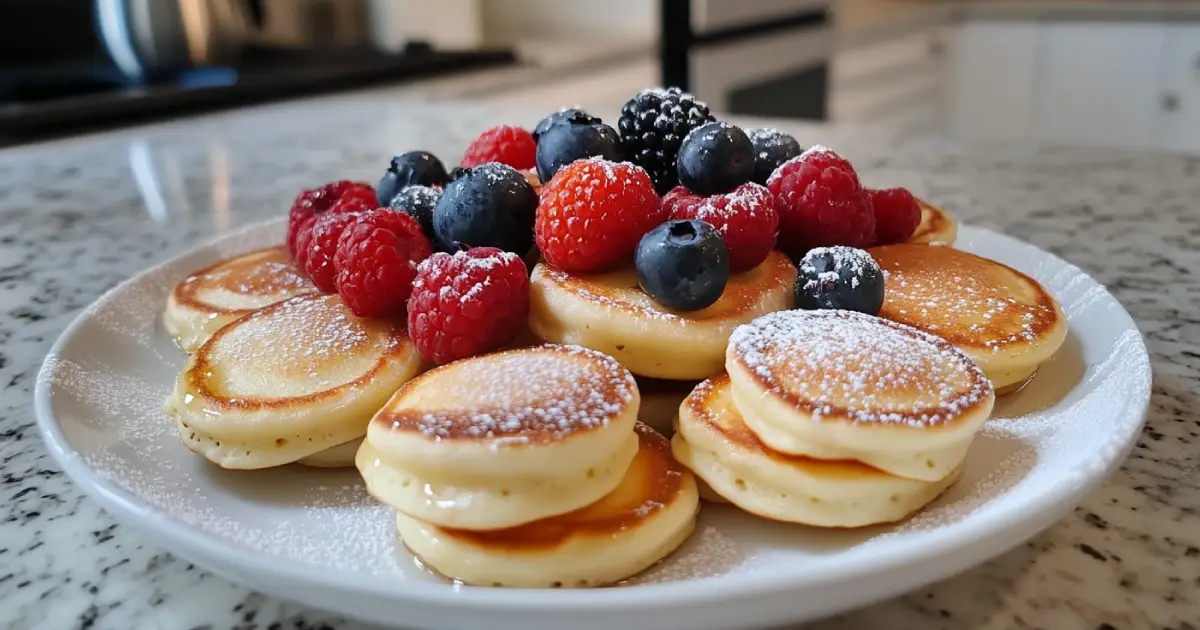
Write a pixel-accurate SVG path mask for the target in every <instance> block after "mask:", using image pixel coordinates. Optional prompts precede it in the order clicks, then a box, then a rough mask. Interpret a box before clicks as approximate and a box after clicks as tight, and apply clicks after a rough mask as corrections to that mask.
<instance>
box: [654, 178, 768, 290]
mask: <svg viewBox="0 0 1200 630" xmlns="http://www.w3.org/2000/svg"><path fill="white" fill-rule="evenodd" d="M672 192H674V191H672ZM667 195H668V196H670V195H671V193H667ZM663 206H664V207H667V201H666V199H664V200H663ZM670 218H672V219H696V220H699V221H704V222H705V223H708V224H709V225H711V226H713V228H715V229H716V230H717V233H718V234H720V235H721V238H723V239H724V240H725V245H726V246H727V247H728V248H729V269H730V271H732V272H733V273H738V272H742V271H749V270H751V269H753V268H755V267H757V266H759V265H760V264H762V262H763V261H764V260H766V259H767V255H768V254H770V253H771V250H772V249H774V248H775V233H776V232H777V231H778V229H779V215H778V214H776V213H775V205H774V200H773V199H772V198H771V191H770V190H767V188H766V187H765V186H760V185H758V184H754V183H749V184H742V185H741V186H738V187H737V189H735V190H734V191H733V192H730V193H728V194H724V195H713V196H711V197H691V198H687V197H677V198H676V200H675V202H674V203H673V204H672V212H671V217H670Z"/></svg>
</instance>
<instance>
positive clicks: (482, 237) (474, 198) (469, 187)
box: [433, 162, 538, 255]
mask: <svg viewBox="0 0 1200 630" xmlns="http://www.w3.org/2000/svg"><path fill="white" fill-rule="evenodd" d="M537 208H538V195H537V193H536V192H534V190H533V186H530V185H529V180H528V179H527V178H526V177H525V175H523V174H522V173H520V172H518V171H516V170H514V169H513V168H512V167H511V166H507V165H504V164H500V163H499V162H488V163H487V164H480V165H479V166H475V167H472V168H470V169H468V170H467V172H466V173H464V174H463V175H461V176H460V177H459V178H458V179H455V180H454V181H452V182H450V183H449V184H448V185H447V186H446V189H445V191H444V192H442V197H441V199H438V202H437V206H436V207H435V208H434V210H433V233H434V235H435V236H436V238H437V240H438V241H439V242H440V243H442V244H444V245H446V246H447V247H449V248H450V249H452V250H454V249H459V248H461V247H464V246H465V247H498V248H500V249H503V250H504V251H508V252H513V253H515V254H517V255H522V254H524V253H525V252H527V251H529V248H531V247H533V217H534V213H535V212H537Z"/></svg>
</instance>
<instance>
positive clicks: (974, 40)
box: [948, 20, 1200, 153]
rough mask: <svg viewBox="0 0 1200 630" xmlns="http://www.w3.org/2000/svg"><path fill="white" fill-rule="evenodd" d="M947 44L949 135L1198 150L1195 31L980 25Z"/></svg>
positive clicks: (1199, 58) (1150, 25)
mask: <svg viewBox="0 0 1200 630" xmlns="http://www.w3.org/2000/svg"><path fill="white" fill-rule="evenodd" d="M955 40H956V42H957V43H956V45H955V47H954V52H955V55H954V59H953V60H952V65H953V72H952V76H953V79H952V85H951V87H950V88H949V89H948V90H949V92H950V93H951V102H950V105H949V107H950V108H951V109H952V110H953V113H952V115H951V117H950V118H951V124H952V131H953V133H954V134H955V136H956V137H959V138H964V139H968V140H986V141H992V140H997V141H1012V140H1027V141H1030V142H1039V143H1052V144H1076V145H1092V146H1112V147H1126V148H1155V149H1166V150H1173V151H1183V152H1191V153H1200V25H1193V24H1179V25H1175V24H1167V23H1163V22H1126V23H1122V22H1105V21H1094V22H1057V21H988V20H980V21H968V22H966V23H963V24H961V25H959V27H958V31H957V33H956V35H955Z"/></svg>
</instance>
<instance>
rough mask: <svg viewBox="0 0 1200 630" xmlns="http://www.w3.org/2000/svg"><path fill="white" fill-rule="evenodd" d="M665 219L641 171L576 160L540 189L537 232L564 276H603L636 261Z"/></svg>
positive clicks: (545, 251) (624, 165) (624, 164)
mask: <svg viewBox="0 0 1200 630" xmlns="http://www.w3.org/2000/svg"><path fill="white" fill-rule="evenodd" d="M665 220H666V214H665V212H664V211H663V209H662V207H661V206H660V205H659V200H658V195H656V194H655V193H654V183H653V182H651V181H650V176H649V175H647V174H646V171H644V170H642V168H641V167H640V166H634V165H633V164H630V163H628V162H620V163H617V162H609V161H607V160H604V159H602V158H598V157H596V158H588V159H586V160H577V161H575V162H573V163H571V164H569V165H567V166H565V167H563V168H562V169H560V170H559V171H558V173H557V174H555V175H554V177H553V178H552V179H551V180H550V181H549V182H548V183H545V184H544V185H543V186H542V192H541V195H540V202H539V204H538V209H537V219H536V220H535V222H534V233H535V235H536V236H537V246H538V249H539V250H541V252H542V256H544V257H545V259H546V261H547V262H549V263H550V264H552V265H555V266H556V267H559V268H560V269H563V270H564V271H573V272H586V271H600V270H603V269H609V268H612V267H616V266H618V265H621V264H622V263H626V262H630V261H632V260H633V252H634V250H635V249H637V244H638V241H640V240H641V238H642V236H643V235H645V234H646V232H649V231H650V230H651V229H653V228H655V227H656V226H658V225H659V224H661V223H662V222H663V221H665Z"/></svg>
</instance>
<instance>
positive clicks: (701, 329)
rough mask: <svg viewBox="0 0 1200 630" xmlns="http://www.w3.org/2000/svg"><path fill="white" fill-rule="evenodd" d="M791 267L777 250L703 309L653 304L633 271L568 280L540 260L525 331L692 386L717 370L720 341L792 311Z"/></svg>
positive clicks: (643, 373) (570, 276)
mask: <svg viewBox="0 0 1200 630" xmlns="http://www.w3.org/2000/svg"><path fill="white" fill-rule="evenodd" d="M795 280H796V268H795V267H794V266H793V265H792V263H791V262H790V261H788V259H787V257H786V256H784V255H783V254H782V253H780V252H777V251H776V252H771V255H770V256H768V257H767V259H766V260H765V261H764V262H763V263H762V264H761V265H759V266H758V267H756V268H754V269H751V270H750V271H747V272H745V273H739V274H735V275H733V276H731V277H730V278H729V284H728V285H727V286H726V287H725V293H724V294H723V295H722V296H721V298H720V299H719V300H717V302H716V303H715V304H713V305H711V306H709V307H707V308H704V309H701V310H698V311H691V312H683V311H674V310H671V309H669V308H667V307H665V306H663V305H661V304H658V303H657V302H655V301H654V300H653V299H651V298H650V296H648V295H646V293H645V292H643V291H642V290H641V288H639V286H638V278H637V271H636V270H635V269H633V267H628V268H624V269H620V270H617V271H612V272H605V273H592V274H570V273H566V272H564V271H562V270H559V269H557V268H556V267H553V266H551V265H549V264H547V263H545V262H543V263H540V264H538V265H537V267H535V268H534V270H533V276H532V278H530V309H529V327H530V328H531V329H532V330H533V332H534V333H536V334H537V335H538V336H539V337H541V338H542V339H545V340H547V341H551V342H554V343H570V344H578V345H581V346H585V347H588V348H593V349H595V350H599V351H601V352H604V353H606V354H609V355H611V356H613V357H614V358H616V359H617V360H618V361H620V362H621V364H622V365H624V366H625V367H627V368H629V370H630V371H631V372H633V373H634V374H637V375H638V376H648V377H652V378H661V379H673V380H685V381H686V380H690V381H697V380H700V379H703V378H707V377H709V376H712V375H713V374H718V373H720V372H721V368H722V363H723V361H724V359H723V356H724V353H725V343H726V342H727V341H728V340H729V333H731V332H733V329H734V327H736V326H737V325H738V324H743V323H745V322H748V321H750V320H752V319H754V318H755V317H758V316H759V315H762V314H764V313H770V312H772V311H778V310H783V309H788V308H791V307H792V306H793V304H794V300H795V296H794V289H793V286H792V285H793V283H794V282H795Z"/></svg>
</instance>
